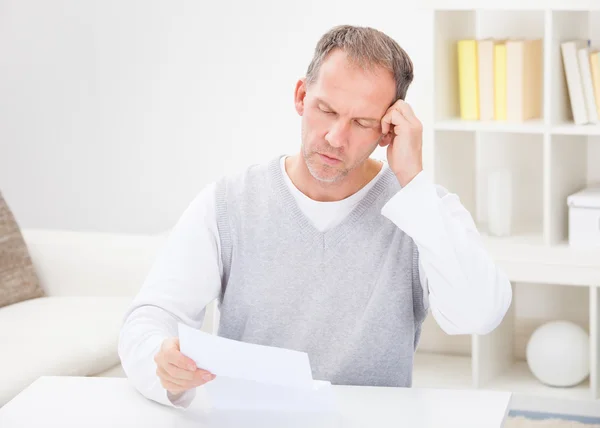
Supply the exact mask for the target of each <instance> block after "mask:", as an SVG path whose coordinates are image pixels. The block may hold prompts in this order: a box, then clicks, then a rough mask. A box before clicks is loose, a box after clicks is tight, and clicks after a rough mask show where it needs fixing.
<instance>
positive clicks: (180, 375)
mask: <svg viewBox="0 0 600 428" xmlns="http://www.w3.org/2000/svg"><path fill="white" fill-rule="evenodd" d="M163 369H164V370H165V371H166V372H167V373H168V374H169V376H171V377H172V378H174V379H181V380H192V379H194V372H193V371H192V370H185V369H182V368H179V367H177V366H175V365H173V364H170V363H167V364H165V365H164V366H163Z"/></svg>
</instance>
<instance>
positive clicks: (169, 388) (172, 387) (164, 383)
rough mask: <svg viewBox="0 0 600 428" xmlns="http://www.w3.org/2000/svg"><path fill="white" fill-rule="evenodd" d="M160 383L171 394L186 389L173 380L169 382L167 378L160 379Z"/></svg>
mask: <svg viewBox="0 0 600 428" xmlns="http://www.w3.org/2000/svg"><path fill="white" fill-rule="evenodd" d="M160 384H161V385H162V386H163V388H164V389H166V390H167V391H169V392H170V393H171V394H181V393H182V392H185V391H187V390H186V389H184V388H182V387H180V386H179V385H176V384H174V383H173V382H169V381H168V380H162V379H161V381H160Z"/></svg>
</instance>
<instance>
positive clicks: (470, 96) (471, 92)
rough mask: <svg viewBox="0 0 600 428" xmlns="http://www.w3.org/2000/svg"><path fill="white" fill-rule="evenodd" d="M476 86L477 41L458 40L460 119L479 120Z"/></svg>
mask: <svg viewBox="0 0 600 428" xmlns="http://www.w3.org/2000/svg"><path fill="white" fill-rule="evenodd" d="M478 86H479V83H478V72H477V41H476V40H459V41H458V88H459V106H460V117H461V119H464V120H478V119H479V95H478Z"/></svg>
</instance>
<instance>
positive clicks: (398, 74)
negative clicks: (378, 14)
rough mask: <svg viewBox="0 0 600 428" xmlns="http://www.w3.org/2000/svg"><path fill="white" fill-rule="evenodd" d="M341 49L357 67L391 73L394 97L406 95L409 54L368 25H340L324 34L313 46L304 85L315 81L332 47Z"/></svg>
mask: <svg viewBox="0 0 600 428" xmlns="http://www.w3.org/2000/svg"><path fill="white" fill-rule="evenodd" d="M336 48H338V49H342V50H343V51H344V52H345V53H346V55H348V59H349V60H350V61H351V62H352V63H353V64H354V65H356V66H359V67H361V68H363V69H366V70H372V69H373V68H375V67H382V68H384V69H386V70H389V71H390V72H392V74H393V75H394V80H395V81H396V98H395V100H394V102H396V101H397V100H399V99H401V100H403V99H404V98H405V97H406V92H407V91H408V87H409V86H410V84H411V82H412V80H413V64H412V61H411V60H410V57H409V56H408V54H407V53H406V52H405V51H404V49H402V48H401V47H400V45H399V44H398V43H396V41H395V40H394V39H392V38H391V37H389V36H388V35H386V34H384V33H382V32H381V31H379V30H375V29H374V28H370V27H356V26H352V25H339V26H336V27H333V28H332V29H330V30H329V31H328V32H327V33H325V34H324V35H323V36H322V37H321V39H320V40H319V42H318V43H317V46H316V48H315V52H314V56H313V59H312V61H311V62H310V64H309V66H308V70H307V72H306V84H307V85H309V84H311V83H313V82H314V81H316V79H317V76H318V75H319V69H320V68H321V65H322V64H323V61H324V60H325V58H326V57H327V55H328V54H329V53H330V52H331V51H333V50H334V49H336Z"/></svg>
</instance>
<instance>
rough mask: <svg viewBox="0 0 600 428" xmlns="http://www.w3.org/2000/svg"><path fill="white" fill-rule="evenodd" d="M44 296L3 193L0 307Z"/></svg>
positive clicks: (0, 246) (0, 223)
mask: <svg viewBox="0 0 600 428" xmlns="http://www.w3.org/2000/svg"><path fill="white" fill-rule="evenodd" d="M43 295H44V291H43V289H42V287H41V286H40V283H39V280H38V277H37V275H36V273H35V270H34V268H33V264H32V262H31V258H30V257H29V252H28V251H27V246H26V245H25V241H24V240H23V236H22V235H21V231H20V230H19V226H18V224H17V222H16V221H15V218H14V216H13V214H12V212H11V211H10V209H9V208H8V205H7V204H6V202H5V201H4V198H3V197H2V194H1V193H0V308H1V307H3V306H7V305H10V304H13V303H17V302H22V301H24V300H27V299H33V298H35V297H41V296H43Z"/></svg>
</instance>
